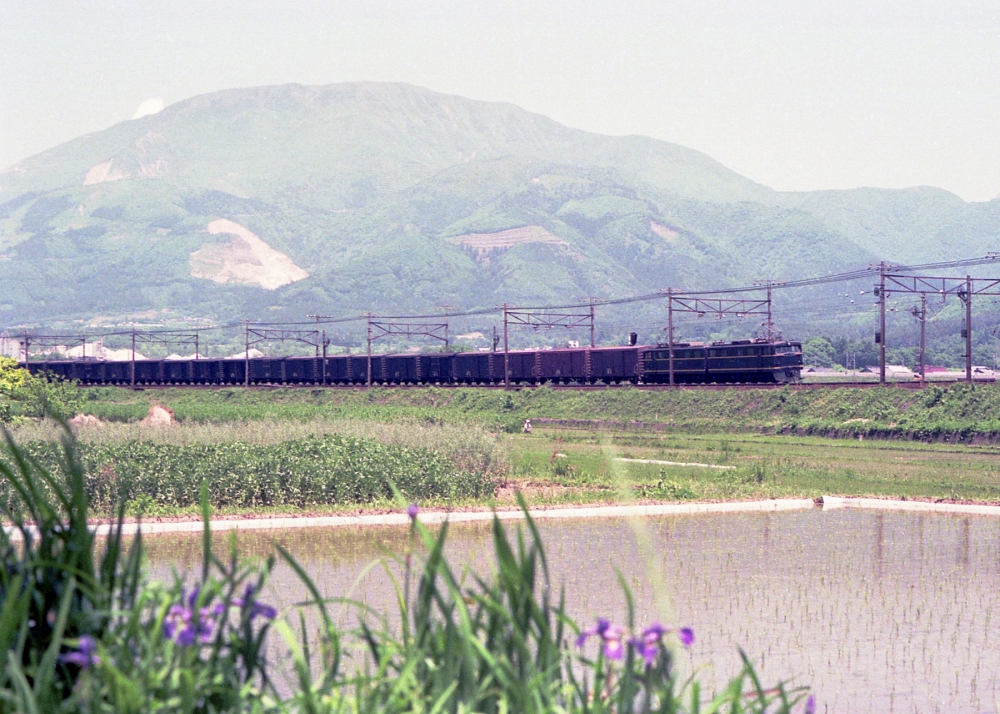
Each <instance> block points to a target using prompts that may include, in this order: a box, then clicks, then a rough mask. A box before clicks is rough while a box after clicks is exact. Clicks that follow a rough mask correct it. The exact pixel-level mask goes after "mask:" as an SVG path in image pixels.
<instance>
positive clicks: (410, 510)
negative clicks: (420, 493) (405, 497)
mask: <svg viewBox="0 0 1000 714" xmlns="http://www.w3.org/2000/svg"><path fill="white" fill-rule="evenodd" d="M418 513H420V506H418V505H417V502H416V501H414V502H413V503H411V504H410V505H409V506H407V507H406V515H408V516H409V517H410V520H411V521H415V520H417V514H418Z"/></svg>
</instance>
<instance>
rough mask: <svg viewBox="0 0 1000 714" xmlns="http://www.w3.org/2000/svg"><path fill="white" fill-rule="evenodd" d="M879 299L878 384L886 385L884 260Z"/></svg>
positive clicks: (880, 275) (881, 268)
mask: <svg viewBox="0 0 1000 714" xmlns="http://www.w3.org/2000/svg"><path fill="white" fill-rule="evenodd" d="M878 277H879V286H878V297H879V311H878V312H879V315H878V325H879V336H878V343H879V360H878V383H879V384H882V385H884V384H885V301H886V294H885V261H884V260H883V261H882V262H881V263H879V264H878Z"/></svg>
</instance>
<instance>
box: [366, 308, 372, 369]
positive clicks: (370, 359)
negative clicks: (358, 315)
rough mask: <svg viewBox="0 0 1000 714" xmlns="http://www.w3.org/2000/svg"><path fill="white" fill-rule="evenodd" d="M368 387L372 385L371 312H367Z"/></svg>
mask: <svg viewBox="0 0 1000 714" xmlns="http://www.w3.org/2000/svg"><path fill="white" fill-rule="evenodd" d="M367 386H368V387H371V386H372V314H371V313H370V312H369V313H368V383H367Z"/></svg>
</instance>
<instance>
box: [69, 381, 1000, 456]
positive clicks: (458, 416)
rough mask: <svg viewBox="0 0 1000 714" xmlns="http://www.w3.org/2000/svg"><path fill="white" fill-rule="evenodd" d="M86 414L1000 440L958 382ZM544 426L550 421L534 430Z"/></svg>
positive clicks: (183, 406)
mask: <svg viewBox="0 0 1000 714" xmlns="http://www.w3.org/2000/svg"><path fill="white" fill-rule="evenodd" d="M85 394H86V396H87V398H88V401H87V402H86V404H85V405H84V409H85V410H86V411H87V412H88V413H92V414H95V415H97V416H99V417H100V418H101V419H106V420H111V421H130V420H132V421H134V420H138V419H141V418H142V417H143V416H145V415H146V412H147V411H148V409H149V405H150V403H152V402H161V403H163V404H164V405H165V406H168V407H169V408H170V409H172V410H173V411H174V412H175V414H176V416H177V418H179V419H181V420H185V421H187V420H190V421H195V422H206V423H207V422H215V423H223V422H233V421H244V420H257V419H278V420H286V419H287V420H294V421H307V420H310V419H314V418H318V417H321V418H325V419H354V420H377V421H388V422H393V421H399V420H407V419H409V420H416V421H423V422H425V423H431V424H440V423H447V424H466V423H470V422H471V423H476V424H481V425H483V426H486V427H487V428H490V429H506V430H509V431H519V430H520V427H521V423H522V422H523V420H524V419H525V418H531V419H533V420H538V419H543V420H545V419H549V420H558V422H559V423H560V424H561V425H562V426H572V425H574V424H576V425H578V426H584V425H589V426H594V427H599V428H606V429H646V430H661V431H665V432H678V431H680V432H684V433H719V432H734V433H765V434H798V435H816V436H829V437H833V436H839V437H848V438H856V437H858V436H863V437H864V438H891V439H915V440H931V441H938V440H939V441H948V442H949V443H962V442H972V441H982V440H987V441H989V440H993V439H996V438H998V437H1000V416H998V415H1000V385H995V384H977V385H975V386H969V385H967V384H955V385H951V386H930V387H927V388H926V389H923V390H910V389H897V388H893V387H885V388H863V389H802V390H796V389H794V388H791V387H787V388H782V389H760V390H755V389H745V390H743V389H740V390H736V389H728V390H693V389H682V390H676V391H669V390H661V391H644V390H640V389H634V388H609V389H604V390H595V391H573V390H554V389H548V388H544V387H543V388H539V389H524V390H519V391H512V392H504V391H502V390H486V389H473V388H470V389H438V388H427V389H419V390H400V389H381V388H376V389H371V390H364V389H344V390H318V389H317V390H301V389H300V390H295V389H278V390H267V391H246V390H243V389H221V390H212V391H206V390H186V389H169V390H157V391H156V392H155V393H152V394H150V393H142V392H139V393H137V392H131V391H129V390H125V389H111V388H109V389H88V390H87V391H86V393H85ZM536 423H538V424H542V423H544V422H536Z"/></svg>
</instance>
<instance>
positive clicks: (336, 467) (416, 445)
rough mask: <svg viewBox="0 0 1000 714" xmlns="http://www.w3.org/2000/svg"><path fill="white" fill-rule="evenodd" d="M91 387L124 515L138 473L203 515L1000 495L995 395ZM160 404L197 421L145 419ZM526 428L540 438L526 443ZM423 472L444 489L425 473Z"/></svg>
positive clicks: (88, 444) (951, 391)
mask: <svg viewBox="0 0 1000 714" xmlns="http://www.w3.org/2000/svg"><path fill="white" fill-rule="evenodd" d="M86 396H87V401H86V405H87V408H86V411H87V412H88V413H91V414H95V415H97V416H98V417H100V418H101V419H102V420H103V421H104V423H103V424H101V425H100V426H96V427H85V428H81V429H80V430H79V431H78V433H79V436H80V439H81V441H83V442H84V448H83V452H84V455H85V457H86V458H87V465H88V470H89V476H88V479H89V480H88V484H89V488H90V489H91V491H92V498H93V500H94V503H95V506H97V508H98V510H102V511H107V510H109V509H110V508H111V504H112V501H113V500H114V499H115V498H117V494H119V493H121V491H120V489H121V483H123V482H124V481H128V482H129V483H131V484H133V486H132V488H134V489H136V490H137V492H136V494H135V498H134V499H133V506H132V510H131V512H132V513H134V514H136V515H138V514H140V513H142V514H145V515H147V516H148V515H160V516H166V515H176V514H187V513H194V512H195V510H196V508H195V499H194V498H193V494H194V493H196V492H197V486H198V482H200V480H201V479H202V478H205V479H208V480H209V482H210V486H211V491H212V494H213V500H214V502H215V506H216V507H217V508H218V509H220V510H221V511H223V512H230V513H243V512H255V513H275V512H306V511H307V512H336V511H343V510H345V509H347V510H357V509H358V508H361V509H384V508H394V507H397V506H396V504H395V501H394V499H393V496H392V488H393V486H397V487H400V488H401V489H402V490H403V492H404V495H405V496H406V497H407V498H412V499H419V500H420V501H421V503H422V504H424V505H427V506H448V507H482V506H489V505H509V504H513V502H514V498H515V493H516V491H521V492H522V493H524V494H525V495H526V496H527V498H528V501H529V502H530V503H531V504H532V505H555V504H569V503H617V502H625V501H633V500H639V501H646V502H648V501H688V500H732V499H752V498H772V497H782V496H806V497H818V496H821V495H824V494H825V495H844V496H884V497H894V498H909V499H931V500H938V499H943V500H949V501H978V502H1000V446H994V445H993V443H994V441H995V436H997V435H1000V422H997V421H996V420H995V417H994V414H995V413H1000V388H998V387H996V386H993V385H978V386H976V387H974V388H969V387H966V386H964V385H956V386H952V387H950V388H948V389H940V388H928V389H926V390H924V391H922V392H913V391H909V390H902V389H892V388H886V389H867V390H858V389H856V390H850V389H845V390H829V391H828V390H824V391H801V392H797V391H793V390H787V389H781V390H747V391H735V390H729V391H712V392H701V391H680V392H664V391H661V392H643V391H639V390H635V389H615V390H604V391H595V392H571V391H556V390H551V389H536V390H522V391H518V392H511V393H505V392H503V391H499V390H476V389H455V390H452V389H446V390H442V389H420V390H401V389H397V390H391V389H372V390H370V391H365V390H287V389H277V390H253V391H244V390H241V389H220V390H213V391H208V390H185V389H176V390H157V391H152V390H150V391H148V392H132V391H129V390H123V389H95V390H87V391H86ZM151 403H160V404H163V405H165V406H167V407H169V408H171V409H172V410H173V411H174V413H175V418H176V419H177V423H176V424H174V425H173V426H170V427H167V428H156V427H150V426H145V425H143V424H141V423H139V420H140V419H141V418H142V417H143V416H144V415H145V414H146V412H147V411H148V409H149V406H150V404H151ZM525 418H531V419H532V420H533V421H534V423H535V429H534V432H533V433H532V434H530V435H523V434H521V433H520V427H521V424H522V423H523V420H524V419H525ZM15 435H16V438H17V439H18V440H19V441H21V442H23V443H27V444H31V445H33V446H32V447H31V448H32V449H34V450H35V452H36V453H40V454H45V453H50V452H46V451H45V449H46V448H48V447H45V444H46V443H51V442H52V441H53V440H54V439H55V438H56V435H57V434H56V431H55V430H54V429H53V427H52V426H47V425H45V424H40V423H37V422H35V423H29V424H25V425H22V426H21V427H19V428H18V429H17V430H16V432H15ZM643 461H646V462H670V463H642V462H643ZM420 464H423V465H424V467H426V468H425V469H424V470H425V471H427V472H428V474H430V475H429V476H428V478H426V479H421V478H417V477H416V475H415V474H416V471H414V468H415V467H416V466H418V465H420ZM417 470H419V469H417ZM449 483H453V484H462V485H461V487H450V486H448V484H449ZM164 484H167V485H164ZM293 487H294V488H293ZM293 491H294V493H293Z"/></svg>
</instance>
